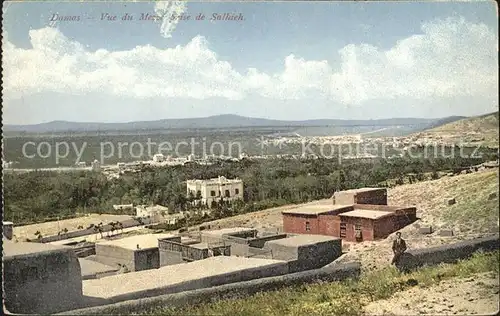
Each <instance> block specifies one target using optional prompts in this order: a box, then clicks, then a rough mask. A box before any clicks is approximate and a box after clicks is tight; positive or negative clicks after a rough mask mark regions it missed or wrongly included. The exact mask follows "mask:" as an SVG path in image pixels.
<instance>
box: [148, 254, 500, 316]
mask: <svg viewBox="0 0 500 316" xmlns="http://www.w3.org/2000/svg"><path fill="white" fill-rule="evenodd" d="M499 258H500V252H498V251H496V252H492V253H481V252H478V253H476V254H474V256H473V257H471V258H470V259H468V260H462V261H459V262H458V263H456V264H442V265H438V266H434V267H426V268H422V269H420V270H418V271H415V272H412V273H409V274H401V273H400V272H398V271H397V270H396V269H395V268H393V267H387V268H384V269H381V270H377V271H374V272H369V273H367V274H364V275H362V276H361V278H360V280H359V281H353V280H347V281H344V282H332V283H319V284H312V285H304V286H295V287H290V288H286V289H282V290H279V291H272V292H264V293H259V294H256V295H253V296H251V297H248V298H244V299H235V300H221V301H218V302H215V303H210V304H204V305H200V306H190V307H185V308H156V309H153V310H147V311H144V312H143V314H154V315H172V316H173V315H231V316H232V315H249V316H250V315H276V316H278V315H297V316H298V315H334V316H335V315H339V316H342V315H362V314H363V307H364V306H365V305H367V304H368V303H370V302H374V301H378V300H381V299H387V298H389V297H391V296H392V295H393V294H394V293H396V292H398V291H404V290H406V289H408V288H410V287H412V286H419V287H424V288H426V287H430V286H432V285H435V284H437V283H439V282H440V281H442V280H446V279H451V278H457V277H458V278H465V277H469V276H471V275H474V274H476V273H484V272H491V273H492V276H493V277H498V275H499V265H500V260H499Z"/></svg>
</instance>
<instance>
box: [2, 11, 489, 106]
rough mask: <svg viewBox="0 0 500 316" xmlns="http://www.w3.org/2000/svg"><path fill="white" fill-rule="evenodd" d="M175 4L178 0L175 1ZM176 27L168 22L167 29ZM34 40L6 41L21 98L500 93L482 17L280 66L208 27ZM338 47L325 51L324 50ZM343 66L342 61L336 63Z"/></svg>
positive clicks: (39, 34)
mask: <svg viewBox="0 0 500 316" xmlns="http://www.w3.org/2000/svg"><path fill="white" fill-rule="evenodd" d="M168 8H170V9H171V10H173V9H172V7H168ZM174 27H175V25H174V26H172V25H170V26H168V25H167V26H165V28H162V30H163V32H164V34H170V33H171V31H172V30H173V28H174ZM30 38H31V44H32V46H33V48H31V49H22V48H17V47H15V46H14V45H12V44H11V43H9V42H6V43H5V45H3V47H4V60H3V63H4V65H3V67H4V93H5V96H6V97H10V98H18V97H20V96H23V95H30V94H34V93H37V92H47V91H52V92H59V93H73V94H85V93H93V92H105V93H109V94H112V95H117V96H122V97H123V96H125V97H135V98H150V97H158V96H159V97H188V98H194V99H199V100H202V99H207V98H211V97H222V98H226V99H230V100H240V99H243V98H245V97H246V96H247V95H249V94H256V95H260V96H264V97H267V98H273V99H281V100H286V99H289V100H300V99H308V98H310V97H323V98H328V99H331V100H335V101H339V102H342V103H344V104H360V103H363V102H366V101H370V100H380V99H386V100H387V99H392V98H414V99H426V98H435V97H445V98H448V97H449V98H457V97H461V96H464V97H475V96H480V97H483V98H484V97H487V98H489V99H491V100H495V101H493V102H496V99H497V96H498V70H497V45H496V36H495V34H494V33H493V32H492V30H490V29H488V27H486V26H485V25H483V24H473V23H469V22H467V21H465V20H464V19H462V18H449V19H446V20H438V21H433V22H429V23H425V24H423V25H422V34H418V35H413V36H410V37H408V38H406V39H403V40H401V41H399V42H398V43H396V44H395V45H394V46H393V47H392V48H390V49H388V50H383V49H381V48H378V47H375V46H372V45H368V44H360V45H355V44H350V45H347V46H345V47H344V48H342V49H341V50H339V51H338V52H337V53H338V54H339V57H340V64H339V65H330V64H329V63H328V62H327V61H326V60H323V61H321V60H317V61H314V60H304V59H302V58H299V57H296V56H295V55H293V54H291V55H289V56H287V57H285V58H284V69H283V71H282V72H281V73H276V74H271V73H266V72H265V71H263V70H257V69H248V70H247V71H246V72H245V73H239V72H237V71H236V70H235V69H234V68H233V67H232V66H231V64H230V63H229V62H227V61H223V60H220V59H219V58H218V56H217V54H216V53H215V52H214V51H212V50H211V49H210V47H209V43H207V41H206V39H205V38H204V37H202V36H197V37H195V38H193V39H192V40H191V41H190V42H189V43H188V44H187V45H185V46H177V47H175V48H170V49H158V48H156V47H153V46H138V47H136V48H134V49H131V50H128V51H118V52H109V51H106V50H103V49H101V50H97V51H95V52H91V51H88V50H86V48H85V47H84V46H83V45H81V44H80V43H78V42H75V41H73V40H70V39H68V38H67V37H65V36H64V35H63V34H62V33H60V32H59V31H58V30H57V29H54V28H43V29H39V30H32V31H30ZM334 54H335V52H331V53H329V54H328V53H326V54H325V58H328V57H331V55H334ZM334 69H338V70H334Z"/></svg>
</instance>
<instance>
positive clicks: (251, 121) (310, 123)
mask: <svg viewBox="0 0 500 316" xmlns="http://www.w3.org/2000/svg"><path fill="white" fill-rule="evenodd" d="M464 118H465V117H463V116H450V117H445V118H439V119H422V118H392V119H377V120H337V119H318V120H304V121H283V120H272V119H263V118H252V117H245V116H239V115H233V114H225V115H216V116H209V117H202V118H185V119H163V120H157V121H138V122H128V123H82V122H68V121H53V122H49V123H42V124H34V125H4V126H3V131H4V132H11V133H12V132H18V133H28V134H31V133H36V134H39V133H40V134H42V133H43V134H44V133H64V132H109V131H134V130H135V131H139V130H142V131H147V130H169V129H231V128H257V127H297V128H300V127H368V126H371V127H377V126H380V128H382V127H390V126H394V127H405V128H404V129H405V130H408V131H410V130H411V131H413V132H417V131H423V130H426V129H430V128H436V127H438V126H440V125H443V124H447V123H451V122H454V121H458V120H461V119H464Z"/></svg>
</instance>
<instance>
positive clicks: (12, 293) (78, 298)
mask: <svg viewBox="0 0 500 316" xmlns="http://www.w3.org/2000/svg"><path fill="white" fill-rule="evenodd" d="M19 244H21V243H19ZM3 264H4V266H3V280H4V304H5V308H6V309H7V310H8V311H10V312H13V313H20V314H47V313H56V312H61V311H64V310H70V309H75V308H80V307H81V306H82V305H81V304H82V299H83V295H82V280H81V270H80V263H79V262H78V258H77V257H76V255H75V254H74V253H73V250H72V249H69V248H68V249H62V250H56V251H52V250H49V251H44V252H37V253H31V254H26V255H16V256H4V258H3Z"/></svg>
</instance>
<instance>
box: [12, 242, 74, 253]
mask: <svg viewBox="0 0 500 316" xmlns="http://www.w3.org/2000/svg"><path fill="white" fill-rule="evenodd" d="M71 249H72V248H70V247H65V246H54V245H50V244H42V243H37V242H13V241H9V240H4V241H3V253H4V257H15V256H24V255H31V254H36V253H43V252H67V251H68V250H71Z"/></svg>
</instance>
